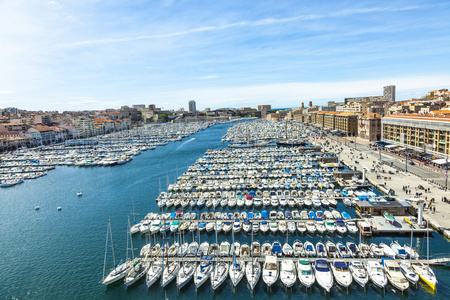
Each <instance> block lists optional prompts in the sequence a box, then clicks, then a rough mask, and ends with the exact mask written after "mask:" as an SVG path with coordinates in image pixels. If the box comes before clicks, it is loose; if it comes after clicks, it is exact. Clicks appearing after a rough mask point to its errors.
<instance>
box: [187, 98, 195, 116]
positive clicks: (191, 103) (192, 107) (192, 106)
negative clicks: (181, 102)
mask: <svg viewBox="0 0 450 300" xmlns="http://www.w3.org/2000/svg"><path fill="white" fill-rule="evenodd" d="M189 111H190V112H191V113H193V114H194V115H196V114H197V107H196V105H195V101H194V100H191V101H189Z"/></svg>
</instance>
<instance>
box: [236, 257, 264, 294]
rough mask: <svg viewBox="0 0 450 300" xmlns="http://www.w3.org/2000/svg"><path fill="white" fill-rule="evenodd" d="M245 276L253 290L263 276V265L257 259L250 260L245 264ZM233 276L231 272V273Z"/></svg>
mask: <svg viewBox="0 0 450 300" xmlns="http://www.w3.org/2000/svg"><path fill="white" fill-rule="evenodd" d="M245 276H246V278H247V282H248V284H249V287H250V290H253V289H254V288H255V286H256V284H257V283H258V281H259V277H260V276H261V265H260V263H259V262H257V261H249V262H248V263H247V264H246V265H245ZM230 278H231V274H230Z"/></svg>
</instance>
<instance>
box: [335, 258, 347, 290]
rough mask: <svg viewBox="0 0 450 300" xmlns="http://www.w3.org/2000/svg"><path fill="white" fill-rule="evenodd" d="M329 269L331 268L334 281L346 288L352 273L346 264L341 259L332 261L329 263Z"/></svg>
mask: <svg viewBox="0 0 450 300" xmlns="http://www.w3.org/2000/svg"><path fill="white" fill-rule="evenodd" d="M331 270H333V275H334V278H335V279H336V282H337V283H338V284H339V285H341V286H342V287H345V288H348V287H349V286H350V284H351V283H352V275H351V274H350V271H349V269H348V266H347V264H346V263H345V262H343V261H333V262H332V263H331Z"/></svg>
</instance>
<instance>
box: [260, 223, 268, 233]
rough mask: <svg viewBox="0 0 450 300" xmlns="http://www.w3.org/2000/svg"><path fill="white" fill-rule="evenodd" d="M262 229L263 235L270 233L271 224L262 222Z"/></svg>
mask: <svg viewBox="0 0 450 300" xmlns="http://www.w3.org/2000/svg"><path fill="white" fill-rule="evenodd" d="M260 229H261V232H262V233H267V232H268V231H269V224H268V223H267V221H265V220H263V221H261V226H260Z"/></svg>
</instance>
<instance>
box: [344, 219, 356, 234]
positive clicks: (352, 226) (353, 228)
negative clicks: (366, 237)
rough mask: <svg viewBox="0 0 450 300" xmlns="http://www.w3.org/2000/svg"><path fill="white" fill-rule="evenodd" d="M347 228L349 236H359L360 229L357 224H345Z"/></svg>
mask: <svg viewBox="0 0 450 300" xmlns="http://www.w3.org/2000/svg"><path fill="white" fill-rule="evenodd" d="M345 225H346V226H347V230H348V233H349V234H357V233H358V227H357V226H356V223H355V222H353V221H350V222H347V223H345Z"/></svg>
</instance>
